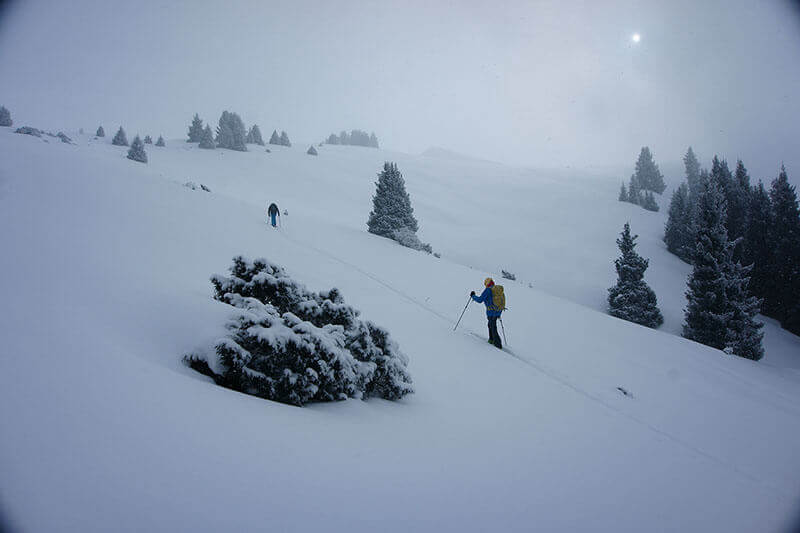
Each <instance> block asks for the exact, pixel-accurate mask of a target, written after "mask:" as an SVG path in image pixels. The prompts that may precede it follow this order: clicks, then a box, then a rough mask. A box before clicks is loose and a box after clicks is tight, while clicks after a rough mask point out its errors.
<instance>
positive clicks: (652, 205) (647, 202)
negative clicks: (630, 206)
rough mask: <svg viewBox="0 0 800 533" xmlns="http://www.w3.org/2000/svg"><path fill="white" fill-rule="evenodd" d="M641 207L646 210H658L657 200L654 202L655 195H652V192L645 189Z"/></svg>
mask: <svg viewBox="0 0 800 533" xmlns="http://www.w3.org/2000/svg"><path fill="white" fill-rule="evenodd" d="M642 207H644V208H645V209H647V210H648V211H658V202H656V197H655V195H653V193H652V192H650V191H647V192H646V193H645V195H644V201H643V202H642Z"/></svg>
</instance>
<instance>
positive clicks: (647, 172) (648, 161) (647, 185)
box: [634, 146, 667, 194]
mask: <svg viewBox="0 0 800 533" xmlns="http://www.w3.org/2000/svg"><path fill="white" fill-rule="evenodd" d="M634 175H635V176H636V183H637V184H638V186H639V187H640V188H642V189H643V190H646V191H653V192H656V193H658V194H661V193H663V192H664V189H666V188H667V186H666V185H665V184H664V176H662V175H661V171H660V170H659V169H658V165H656V163H655V161H653V154H652V153H650V148H648V147H647V146H644V147H642V151H641V152H639V159H637V160H636V172H634Z"/></svg>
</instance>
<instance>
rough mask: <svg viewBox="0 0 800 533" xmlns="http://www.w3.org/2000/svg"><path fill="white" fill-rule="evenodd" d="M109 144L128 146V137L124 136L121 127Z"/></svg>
mask: <svg viewBox="0 0 800 533" xmlns="http://www.w3.org/2000/svg"><path fill="white" fill-rule="evenodd" d="M111 144H113V145H114V146H128V137H127V136H126V135H125V130H123V129H122V126H120V127H119V129H118V130H117V134H116V135H114V138H113V139H112V140H111Z"/></svg>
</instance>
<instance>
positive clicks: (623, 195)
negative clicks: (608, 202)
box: [617, 181, 628, 202]
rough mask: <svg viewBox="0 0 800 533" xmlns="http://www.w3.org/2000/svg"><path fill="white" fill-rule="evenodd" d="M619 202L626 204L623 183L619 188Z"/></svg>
mask: <svg viewBox="0 0 800 533" xmlns="http://www.w3.org/2000/svg"><path fill="white" fill-rule="evenodd" d="M617 199H618V200H619V201H620V202H627V201H628V189H626V188H625V182H624V181H623V182H622V186H621V187H620V188H619V197H618V198H617Z"/></svg>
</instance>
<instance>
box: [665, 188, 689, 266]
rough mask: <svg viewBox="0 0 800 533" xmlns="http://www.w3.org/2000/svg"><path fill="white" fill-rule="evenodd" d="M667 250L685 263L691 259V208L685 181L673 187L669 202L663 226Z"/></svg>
mask: <svg viewBox="0 0 800 533" xmlns="http://www.w3.org/2000/svg"><path fill="white" fill-rule="evenodd" d="M664 243H665V244H666V245H667V250H669V251H670V252H672V253H673V254H675V255H677V256H678V257H680V258H681V259H683V260H684V261H686V262H687V263H691V261H692V248H693V244H694V242H693V241H692V208H691V206H690V205H689V187H688V186H687V185H686V183H681V185H680V186H679V187H678V188H677V189H675V192H673V193H672V199H671V200H670V202H669V214H668V218H667V224H666V226H665V227H664Z"/></svg>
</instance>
